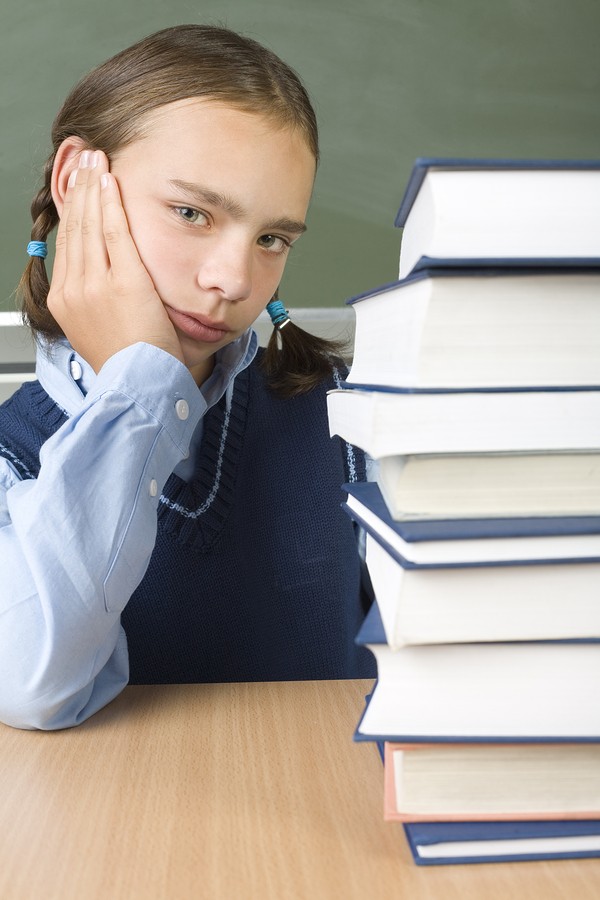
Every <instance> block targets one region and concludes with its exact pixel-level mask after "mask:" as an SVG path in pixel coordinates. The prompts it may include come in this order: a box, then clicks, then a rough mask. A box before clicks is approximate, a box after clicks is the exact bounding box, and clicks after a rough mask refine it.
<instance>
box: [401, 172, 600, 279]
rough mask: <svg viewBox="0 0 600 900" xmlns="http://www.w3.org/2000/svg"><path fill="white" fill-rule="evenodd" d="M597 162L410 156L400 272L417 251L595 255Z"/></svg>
mask: <svg viewBox="0 0 600 900" xmlns="http://www.w3.org/2000/svg"><path fill="white" fill-rule="evenodd" d="M599 208H600V160H543V159H529V160H527V159H526V160H519V159H444V158H419V159H417V160H416V161H415V164H414V166H413V170H412V172H411V175H410V178H409V181H408V184H407V187H406V190H405V193H404V197H403V199H402V202H401V205H400V209H399V211H398V215H397V217H396V225H397V226H398V227H400V228H402V229H403V231H402V241H401V248H400V277H401V278H403V277H404V276H406V275H407V274H408V273H409V272H410V271H411V269H413V267H414V266H415V265H416V264H417V263H418V261H419V259H420V258H421V257H423V256H429V257H445V258H455V259H460V258H461V257H462V258H469V259H475V258H482V259H490V258H491V259H494V258H496V259H497V258H498V257H500V258H510V257H521V258H523V257H529V258H552V257H571V258H589V257H595V256H600V230H599V229H598V209H599Z"/></svg>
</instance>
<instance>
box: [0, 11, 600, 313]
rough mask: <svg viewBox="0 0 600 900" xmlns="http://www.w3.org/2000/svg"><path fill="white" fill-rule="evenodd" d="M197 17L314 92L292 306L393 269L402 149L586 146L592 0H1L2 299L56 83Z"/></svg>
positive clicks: (593, 97)
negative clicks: (314, 138) (260, 47)
mask: <svg viewBox="0 0 600 900" xmlns="http://www.w3.org/2000/svg"><path fill="white" fill-rule="evenodd" d="M196 21H205V22H210V23H213V24H217V23H218V24H225V25H228V26H229V27H231V28H234V29H236V30H239V31H242V32H244V33H246V34H248V35H250V36H252V37H255V38H257V39H258V40H261V41H262V42H263V43H266V44H267V45H268V46H270V47H272V48H273V49H274V50H276V52H278V53H279V54H280V55H281V56H282V57H283V58H284V59H285V60H286V61H287V62H289V63H290V64H291V65H292V66H294V67H295V68H296V69H297V70H298V71H299V73H300V74H301V75H302V77H303V78H304V81H305V83H306V84H307V86H308V88H309V91H310V92H311V95H312V97H313V99H314V101H315V105H316V108H317V113H318V116H319V120H320V125H321V139H322V156H323V161H322V164H321V168H320V171H319V175H318V179H317V185H316V189H315V195H314V201H313V205H312V208H311V212H310V216H309V231H308V233H307V234H306V235H305V237H303V238H302V241H301V242H300V243H299V244H298V245H297V247H296V248H295V249H294V251H293V253H292V258H291V260H290V263H289V264H288V271H287V273H286V276H285V282H284V291H283V294H284V298H285V301H286V302H287V303H288V304H289V305H290V306H336V305H341V304H343V302H344V300H345V299H346V298H347V297H348V296H350V295H352V294H354V293H358V292H360V291H362V290H366V289H368V288H370V287H374V286H376V285H378V284H380V283H382V282H385V281H389V280H391V279H393V278H395V277H396V274H397V261H398V251H399V243H400V234H399V233H398V232H397V231H396V230H395V229H394V227H393V224H392V223H393V220H394V216H395V212H396V209H397V206H398V204H399V200H400V198H401V195H402V191H403V188H404V185H405V183H406V180H407V178H408V175H409V172H410V168H411V164H412V161H413V159H414V158H415V157H416V156H436V155H437V156H520V157H538V156H542V157H543V156H545V157H551V158H561V157H574V158H582V157H587V158H591V157H594V158H596V157H598V156H600V47H599V39H600V2H599V0H502V2H501V3H492V2H486V0H369V2H359V0H294V2H287V0H278V2H276V3H274V2H273V0H219V2H214V0H210V2H208V0H207V2H192V0H153V2H151V0H126V2H123V0H102V2H101V3H97V4H91V3H89V4H86V3H82V2H81V0H44V2H40V0H2V32H1V35H0V49H1V52H0V73H1V76H2V77H1V80H0V83H1V84H2V88H1V92H0V114H1V122H2V127H1V130H0V179H1V184H0V187H1V191H0V196H1V204H2V205H1V209H2V212H1V216H0V247H1V248H2V257H1V258H2V266H1V268H0V309H11V308H13V305H14V297H13V291H14V288H15V286H16V283H17V282H18V279H19V276H20V273H21V270H22V268H23V265H24V263H25V262H26V256H25V246H26V244H27V241H28V240H29V230H30V223H29V203H30V200H31V197H32V196H33V194H34V192H35V189H36V185H37V182H38V175H39V171H40V167H41V165H42V164H43V161H44V159H45V157H46V155H47V151H48V133H49V128H50V123H51V121H52V119H53V117H54V114H55V113H56V111H57V109H58V107H59V105H60V103H61V101H62V99H63V97H64V96H65V94H66V92H67V91H68V90H69V88H70V87H71V86H72V84H73V83H74V82H75V81H76V80H77V79H78V78H79V77H80V76H81V75H82V74H83V73H84V72H85V71H87V70H88V69H89V68H91V67H92V66H93V65H95V64H96V63H97V62H100V61H101V60H103V59H105V58H107V57H108V56H110V55H112V54H113V53H115V52H117V51H118V50H120V49H122V48H123V47H124V46H127V45H128V44H130V43H132V42H133V41H135V40H137V39H138V38H140V37H141V36H143V35H144V34H148V33H150V32H152V31H155V30H158V29H159V28H164V27H166V26H169V25H174V24H177V23H180V22H196Z"/></svg>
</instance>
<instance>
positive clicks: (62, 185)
mask: <svg viewBox="0 0 600 900" xmlns="http://www.w3.org/2000/svg"><path fill="white" fill-rule="evenodd" d="M86 149H89V148H88V147H87V146H86V143H85V141H84V140H83V139H82V138H80V137H76V136H75V135H73V136H72V137H68V138H66V139H65V140H64V141H63V142H62V144H61V145H60V147H59V148H58V150H57V151H56V156H55V157H54V166H53V167H52V183H51V189H52V199H53V200H54V205H55V206H56V210H57V212H58V215H59V216H60V217H62V211H63V206H64V202H65V194H66V193H67V182H68V181H69V176H70V174H71V172H72V171H73V169H76V168H77V167H78V166H79V157H80V156H81V151H82V150H86Z"/></svg>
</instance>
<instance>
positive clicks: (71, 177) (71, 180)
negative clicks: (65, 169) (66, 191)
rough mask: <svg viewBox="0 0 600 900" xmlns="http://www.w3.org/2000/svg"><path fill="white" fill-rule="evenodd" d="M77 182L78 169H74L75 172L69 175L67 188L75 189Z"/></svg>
mask: <svg viewBox="0 0 600 900" xmlns="http://www.w3.org/2000/svg"><path fill="white" fill-rule="evenodd" d="M76 181H77V169H73V171H72V172H71V174H70V175H69V181H68V183H67V187H70V188H72V187H74V186H75V182H76Z"/></svg>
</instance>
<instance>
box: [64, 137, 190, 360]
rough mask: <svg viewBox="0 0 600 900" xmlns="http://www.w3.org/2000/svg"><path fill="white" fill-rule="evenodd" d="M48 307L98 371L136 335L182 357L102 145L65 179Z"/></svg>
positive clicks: (84, 157) (71, 340)
mask: <svg viewBox="0 0 600 900" xmlns="http://www.w3.org/2000/svg"><path fill="white" fill-rule="evenodd" d="M48 309H49V310H50V312H51V313H52V315H53V316H54V318H55V319H56V321H57V322H58V324H59V325H60V326H61V328H62V329H63V331H64V333H65V335H66V336H67V338H68V340H69V342H70V343H71V345H72V347H73V348H74V349H75V350H76V351H77V352H78V353H80V354H81V356H83V358H84V359H85V360H87V362H89V364H90V365H91V366H92V368H93V369H94V370H95V371H96V372H99V371H100V369H101V368H102V366H103V365H104V363H105V362H106V360H107V359H108V358H109V357H110V356H112V355H113V354H114V353H117V352H118V351H119V350H122V349H124V348H125V347H128V346H130V345H131V344H135V343H136V342H137V341H145V342H146V343H149V344H154V345H155V346H157V347H160V348H162V349H163V350H166V351H167V352H168V353H171V354H172V355H173V356H175V357H176V358H177V359H179V360H180V361H181V362H183V353H182V350H181V344H180V342H179V339H178V337H177V334H176V332H175V329H174V328H173V325H172V323H171V321H170V319H169V317H168V315H167V313H166V310H165V308H164V306H163V304H162V301H161V299H160V297H159V296H158V294H157V293H156V290H155V288H154V284H153V283H152V279H151V278H150V275H149V274H148V272H147V270H146V268H145V267H144V265H143V263H142V261H141V259H140V257H139V254H138V251H137V248H136V246H135V244H134V241H133V238H132V237H131V234H130V232H129V227H128V224H127V217H126V215H125V210H124V209H123V205H122V203H121V196H120V193H119V188H118V186H117V182H116V180H115V178H114V177H113V176H112V175H111V174H109V172H108V160H107V157H106V156H105V154H104V153H102V152H101V151H99V150H96V151H94V152H92V151H83V152H82V154H81V157H80V164H79V168H78V169H76V170H75V171H74V172H73V173H72V174H71V177H70V178H69V184H68V188H67V193H66V196H65V203H64V208H63V214H62V217H61V220H60V224H59V228H58V233H57V237H56V256H55V262H54V269H53V273H52V282H51V285H50V291H49V293H48Z"/></svg>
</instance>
